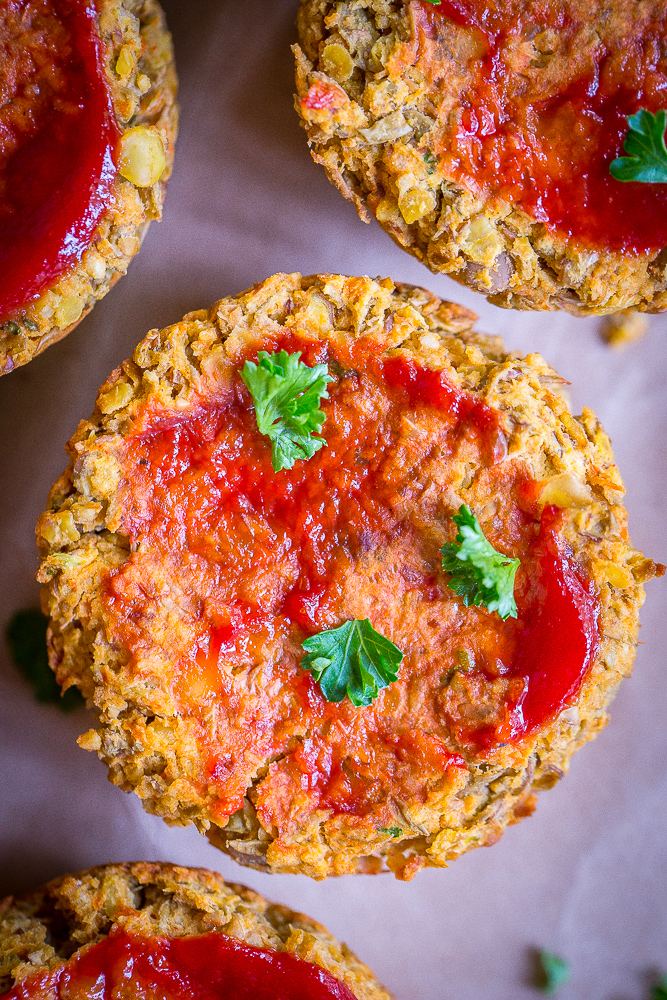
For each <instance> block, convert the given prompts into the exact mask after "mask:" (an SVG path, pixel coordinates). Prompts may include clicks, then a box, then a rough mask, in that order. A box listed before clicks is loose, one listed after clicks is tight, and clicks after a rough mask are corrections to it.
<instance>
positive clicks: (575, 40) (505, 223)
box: [295, 0, 667, 314]
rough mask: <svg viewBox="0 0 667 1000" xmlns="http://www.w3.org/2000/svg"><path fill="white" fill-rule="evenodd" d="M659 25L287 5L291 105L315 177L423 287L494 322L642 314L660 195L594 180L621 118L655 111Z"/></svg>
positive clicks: (665, 201)
mask: <svg viewBox="0 0 667 1000" xmlns="http://www.w3.org/2000/svg"><path fill="white" fill-rule="evenodd" d="M457 12H458V13H457ZM461 12H462V13H461ZM666 18H667V4H666V3H665V0H647V2H646V3H643V4H641V5H640V7H638V6H637V4H635V3H633V2H632V0H619V2H616V3H614V4H613V5H612V6H611V7H610V6H609V5H608V4H605V3H603V2H602V0H600V2H597V0H596V2H595V3H593V4H590V3H584V2H581V0H561V2H558V3H554V4H549V5H546V6H545V5H544V4H540V3H536V2H533V0H513V2H511V3H508V4H502V5H492V4H488V3H486V2H485V0H465V2H463V3H458V4H457V3H455V4H453V5H452V4H450V3H449V2H447V0H445V2H444V3H443V5H442V6H441V7H433V6H431V5H430V4H428V3H426V2H421V0H405V2H404V0H302V2H301V8H300V11H299V16H298V29H299V38H300V43H301V44H300V46H296V47H295V53H296V60H297V99H296V107H297V110H298V112H299V114H300V116H301V119H302V122H303V124H304V126H305V128H306V131H307V133H308V139H309V143H310V145H311V148H312V154H313V157H314V159H315V160H316V161H317V162H318V163H321V164H322V165H323V166H324V168H325V170H326V172H327V174H328V176H329V179H330V180H331V181H332V182H333V183H334V184H335V185H336V187H337V188H338V189H339V190H340V191H341V192H342V194H344V195H345V197H346V198H348V199H349V200H351V201H352V202H354V204H355V205H356V207H357V209H358V211H359V214H360V215H361V217H362V218H365V219H368V213H369V212H370V213H371V214H372V215H374V216H375V217H376V218H377V220H378V221H379V222H380V224H381V225H382V227H383V228H384V229H385V230H386V231H387V232H388V233H389V234H390V235H391V236H392V238H393V239H394V240H395V241H396V242H397V243H398V244H399V245H400V246H402V247H403V248H404V249H406V250H407V251H408V252H410V253H412V254H413V255H414V256H416V257H418V258H419V260H421V261H423V263H425V264H426V265H427V266H428V267H429V268H431V270H432V271H435V272H444V273H446V274H448V275H450V276H451V277H453V278H455V279H456V280H457V281H461V282H462V283H464V284H467V285H469V286H471V287H472V288H475V289H476V290H478V291H480V292H482V293H484V294H485V295H487V296H488V298H489V299H490V300H491V301H492V302H494V303H495V304H496V305H501V306H509V307H513V308H519V309H567V310H569V311H570V312H573V313H578V314H585V313H613V312H615V311H617V310H620V309H627V308H637V309H640V310H647V311H649V312H659V311H661V310H663V309H664V308H665V307H667V246H666V244H667V239H665V238H664V236H665V232H667V230H665V226H664V225H663V224H662V223H661V221H660V220H664V218H665V212H666V211H667V189H666V188H665V185H660V184H622V183H620V182H618V181H615V180H612V179H611V178H610V177H609V172H608V164H609V162H610V161H611V159H612V158H613V157H614V156H618V155H621V153H622V149H621V139H622V136H623V135H624V133H625V131H626V130H627V121H626V117H625V116H626V115H627V114H628V113H629V112H633V111H636V110H637V107H638V106H639V105H640V104H641V106H643V107H646V108H648V109H650V110H652V111H655V110H657V109H658V108H659V107H664V104H665V101H664V97H663V96H662V95H663V94H664V87H665V83H666V82H667V57H666V56H665V51H664V44H663V45H662V47H661V42H660V40H661V38H662V39H663V42H664V23H665V19H666ZM476 24H479V25H482V26H484V30H482V29H480V28H479V27H477V26H476ZM499 24H500V25H501V26H500V27H499ZM586 94H591V95H592V96H591V97H590V101H589V103H590V107H589V106H588V105H587V104H586V101H587V100H589V99H588V98H587V97H586V96H585V95H586ZM619 109H620V110H619ZM621 111H623V114H621ZM550 220H551V221H550ZM601 220H604V221H603V222H602V221H601ZM651 227H652V228H653V229H655V232H656V234H657V235H655V236H654V239H653V243H652V245H651V247H650V248H646V247H643V246H642V245H641V241H642V239H644V238H645V236H646V232H647V230H648V229H649V228H651ZM626 230H627V232H630V231H631V232H632V234H633V235H632V238H630V237H629V236H627V233H626ZM623 233H626V236H627V239H626V237H624V236H623ZM633 240H635V241H636V240H639V249H636V248H635V245H634V243H633V242H632V241H633ZM656 240H657V243H656Z"/></svg>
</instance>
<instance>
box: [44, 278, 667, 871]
mask: <svg viewBox="0 0 667 1000" xmlns="http://www.w3.org/2000/svg"><path fill="white" fill-rule="evenodd" d="M474 320H475V316H474V315H473V314H472V313H470V312H469V311H468V310H466V309H463V308H461V307H460V306H456V305H452V304H451V303H448V302H442V301H440V300H439V299H437V298H435V297H434V296H433V295H431V294H430V293H429V292H427V291H425V290H424V289H421V288H413V287H410V286H406V285H403V286H401V285H399V286H395V285H394V284H393V283H392V282H391V281H390V280H388V279H387V280H380V279H378V280H377V281H373V280H370V279H369V278H353V277H343V276H340V275H320V276H314V277H309V278H303V277H301V275H298V274H291V275H288V274H278V275H276V276H274V277H272V278H270V279H268V280H267V281H265V282H263V283H262V284H259V285H256V286H255V287H253V288H251V289H250V290H249V291H247V292H245V293H243V294H242V295H238V296H236V297H233V298H224V299H222V300H221V301H220V302H218V303H217V304H216V305H215V306H213V308H212V309H209V310H206V309H205V310H202V311H200V312H194V313H191V314H189V315H188V316H186V317H185V318H184V319H183V321H182V322H180V323H177V324H176V325H174V326H171V327H168V328H167V329H165V330H161V331H158V330H153V331H151V333H149V334H148V336H147V337H146V338H145V339H144V340H143V341H142V342H141V343H140V344H139V346H138V347H137V349H136V351H135V353H134V355H133V357H132V359H130V360H128V361H126V362H125V363H124V364H123V365H122V366H121V367H120V368H118V369H117V370H116V371H115V372H114V373H113V375H112V376H111V377H110V378H109V380H108V381H107V382H106V383H105V385H104V386H103V387H102V389H101V391H100V394H99V396H98V399H97V408H96V410H95V412H94V413H93V415H92V417H91V418H90V420H87V421H83V422H82V423H81V424H80V426H79V429H78V430H77V432H76V434H75V435H74V437H73V438H72V440H71V441H70V443H69V454H70V464H69V467H68V469H67V470H66V472H65V473H64V475H63V476H62V477H61V478H60V479H59V480H58V482H57V483H56V484H55V486H54V487H53V490H52V492H51V495H50V500H49V505H48V510H47V511H46V512H45V513H44V514H43V515H42V517H41V518H40V521H39V524H38V528H37V534H38V541H39V545H40V548H41V554H42V564H41V569H40V573H39V579H40V580H41V581H42V582H43V583H44V589H43V605H44V610H45V611H46V612H47V613H48V615H49V616H50V618H51V625H50V632H49V646H50V662H51V665H52V667H53V669H54V670H55V673H56V677H57V679H58V681H59V683H60V684H61V685H62V687H63V688H64V689H67V688H69V687H70V686H72V685H76V686H77V687H79V688H80V689H81V691H82V692H83V694H84V696H85V697H86V698H87V699H88V703H89V704H90V705H91V706H95V708H96V709H97V710H98V712H99V718H100V721H99V726H98V727H97V728H95V729H92V730H90V731H89V732H87V733H86V734H85V735H83V736H82V737H81V739H80V743H81V745H82V746H83V747H85V748H86V749H88V750H95V751H97V753H98V754H99V756H100V757H101V758H102V760H103V761H104V762H105V763H106V764H107V765H108V768H109V775H110V778H111V780H112V781H113V782H114V783H115V784H117V785H118V786H120V787H121V788H123V789H125V790H127V791H130V790H134V791H135V792H136V793H137V794H138V795H139V796H140V798H141V800H142V802H143V804H144V807H145V808H146V809H147V810H149V811H150V812H153V813H157V814H158V815H161V816H163V817H164V818H165V819H166V820H167V821H168V822H170V823H179V824H186V823H195V824H196V826H197V827H198V829H199V830H200V831H201V832H202V833H204V834H206V836H207V837H208V838H209V839H210V841H211V842H212V843H213V844H215V845H216V846H218V847H220V848H222V849H223V850H224V851H226V852H227V853H228V854H230V855H231V856H232V857H234V858H236V859H237V860H238V861H240V862H241V863H243V864H247V865H250V866H253V867H256V868H260V869H263V870H266V871H272V872H301V873H305V874H307V875H310V876H313V877H314V878H324V877H325V876H328V875H335V874H345V873H352V872H369V873H374V872H378V871H381V870H383V869H384V870H386V869H387V868H388V869H390V870H391V871H393V872H394V873H395V875H396V876H398V877H399V878H405V879H408V878H410V877H411V876H412V875H413V874H414V873H415V872H416V871H417V870H418V869H420V868H422V867H423V866H425V865H436V866H444V865H446V864H447V862H448V861H450V860H451V859H452V858H454V857H456V856H457V855H459V854H461V853H463V852H464V851H467V850H468V849H470V848H471V847H475V846H478V845H482V844H491V843H493V842H494V841H496V840H497V839H498V837H499V836H500V835H501V833H502V831H503V830H504V828H505V827H506V826H507V824H508V823H512V822H515V821H516V820H518V819H520V818H521V817H523V816H525V815H527V814H528V813H529V812H530V811H531V810H532V808H533V804H534V795H533V793H534V791H536V790H539V789H543V788H548V787H549V786H551V785H553V784H554V782H555V781H556V780H557V779H558V778H560V777H561V776H562V775H563V773H564V772H565V771H566V770H567V767H568V762H569V759H570V757H571V755H572V754H573V752H574V751H575V750H576V749H578V747H580V746H581V745H582V743H584V742H585V741H586V740H588V739H590V738H592V737H593V736H595V735H596V734H597V733H598V732H599V731H600V729H601V728H602V727H603V726H604V725H605V723H606V721H607V714H606V708H607V705H608V703H609V701H610V700H611V698H612V696H613V694H614V693H615V691H616V689H617V687H618V685H619V683H620V681H621V679H622V678H623V677H625V676H627V675H628V673H629V672H630V670H631V667H632V662H633V658H634V648H635V643H636V641H637V629H638V610H639V607H640V605H641V603H642V601H643V596H644V595H643V588H642V583H643V582H644V581H645V580H647V579H649V578H650V577H652V576H653V575H655V574H656V573H660V572H662V569H663V568H662V567H656V566H655V565H654V564H653V563H652V562H651V561H650V560H648V559H645V558H644V557H643V556H642V555H641V553H639V552H637V551H635V550H634V549H633V548H632V547H631V545H630V542H629V540H628V535H627V529H626V512H625V509H624V507H623V505H622V496H623V486H622V483H621V479H620V476H619V474H618V471H617V469H616V466H615V465H614V462H613V458H612V453H611V448H610V444H609V440H608V438H607V436H606V435H605V433H604V431H603V430H602V428H601V427H600V425H599V424H598V422H597V420H596V419H595V417H594V415H593V414H592V413H591V412H590V410H585V411H584V413H583V414H582V416H580V417H578V418H577V417H574V416H572V415H571V413H570V412H569V410H568V407H567V405H566V404H565V402H564V401H563V399H562V397H561V396H560V395H559V394H558V389H559V388H560V387H561V382H562V380H561V379H559V378H558V376H557V375H556V374H555V373H554V372H553V371H552V369H551V368H550V367H549V366H548V365H547V364H546V362H545V361H544V360H543V359H542V358H541V357H540V356H539V355H536V354H532V355H529V356H528V357H527V358H521V357H518V356H515V355H512V354H507V353H506V352H505V351H504V350H503V347H502V344H501V343H500V341H499V340H498V339H497V338H493V337H487V336H483V335H482V334H479V333H476V332H475V331H474V330H473V322H474ZM290 366H291V368H290ZM288 370H290V371H292V375H294V373H296V376H295V377H297V378H298V379H301V382H300V383H299V384H300V386H301V388H300V390H299V392H298V393H297V396H296V398H295V399H294V400H293V403H294V407H293V409H292V414H293V422H292V424H291V425H289V422H287V423H286V422H285V421H288V418H287V417H285V416H284V414H285V413H286V412H287V409H289V407H287V409H286V408H285V405H286V404H285V405H283V404H284V397H285V391H284V388H285V385H286V379H287V377H288V376H287V372H288ZM304 379H305V381H303V380H304ZM314 379H319V380H320V381H319V390H318V391H317V395H316V397H315V399H314V400H313V393H314V392H315V390H316V386H314V385H313V384H312V380H314ZM262 380H264V384H265V385H266V386H267V387H268V388H269V389H270V393H271V394H272V395H271V397H270V399H269V397H268V396H263V395H262V393H261V392H260V391H259V390H258V388H257V383H258V382H261V381H262ZM309 380H311V381H309ZM248 386H253V389H252V392H253V394H252V395H251V390H250V388H248ZM281 387H282V388H281ZM308 387H309V388H308ZM281 393H282V394H283V395H282V397H281ZM308 393H310V396H308ZM318 398H319V400H320V406H321V409H320V410H319V411H318V412H319V416H318V415H317V413H315V410H314V407H317V405H318V403H317V399H318ZM267 399H268V401H269V403H270V402H271V400H273V403H275V405H276V407H277V409H275V410H274V411H273V412H269V411H268V410H267V406H268V403H267ZM281 399H282V402H281ZM273 403H271V405H273ZM281 407H283V409H282V410H281ZM281 413H282V414H283V416H282V417H281V416H280V414H281ZM308 414H310V416H309V417H308ZM306 417H308V419H311V429H312V433H311V436H309V437H308V436H306V437H303V436H302V437H301V438H300V440H301V447H302V452H301V457H296V458H295V459H294V461H293V464H292V467H289V461H291V459H289V460H288V462H287V467H282V468H279V469H278V471H276V464H277V465H278V466H280V464H281V463H280V462H277V463H274V459H275V457H276V455H277V454H278V452H279V451H280V448H281V447H283V448H286V447H287V445H286V444H285V441H286V437H285V435H284V434H282V432H281V433H278V434H277V436H276V435H274V439H272V438H271V433H273V431H274V430H276V429H278V430H280V427H281V426H282V428H283V431H284V429H285V427H287V426H291V427H292V430H293V431H294V434H295V438H298V435H299V434H300V433H301V431H302V430H303V426H304V421H305V420H306ZM267 419H268V433H267V432H266V427H267V424H266V423H265V421H266V420H267ZM276 419H279V421H280V420H282V421H283V423H282V425H281V424H280V422H279V423H278V424H276V423H275V420H276ZM290 419H291V418H290ZM260 424H262V426H263V427H264V430H262V431H260ZM272 428H273V430H272ZM288 444H289V442H288ZM308 451H310V455H308ZM292 457H294V456H292ZM466 517H467V518H468V519H472V520H473V522H474V519H475V518H476V519H477V522H475V523H476V524H477V526H478V527H477V529H475V530H476V531H477V534H476V535H475V531H473V535H475V537H476V539H477V541H476V543H475V544H478V545H479V546H481V548H480V549H479V551H480V552H482V553H486V555H484V554H482V555H481V556H480V558H481V561H482V563H484V566H486V565H487V564H486V563H485V562H484V560H485V559H486V557H487V556H488V558H489V560H490V563H489V566H491V564H493V566H495V569H489V570H488V573H487V571H486V569H484V571H483V572H482V570H478V569H471V564H470V563H467V564H466V567H467V569H468V570H470V572H472V577H468V578H466V577H465V572H466V567H463V564H462V569H461V571H459V569H458V562H457V560H458V559H459V557H460V556H463V542H461V541H460V540H459V535H461V536H463V535H465V533H466V532H465V531H464V527H460V523H459V522H461V519H462V518H464V520H465V518H466ZM455 518H457V519H458V520H455ZM459 527H460V531H459ZM480 532H482V533H483V536H482V535H480ZM469 544H472V542H471V540H468V541H467V542H466V543H465V545H466V548H467V547H468V545H469ZM487 546H488V547H491V553H489V550H488V548H487ZM443 547H444V551H442V552H441V550H442V549H443ZM457 553H458V554H457ZM445 555H447V559H446V560H445ZM470 558H471V559H472V558H473V557H472V556H471V557H470ZM475 558H477V557H475ZM452 560H453V561H452ZM510 560H517V561H518V563H517V562H515V563H513V564H511V565H513V566H514V568H515V570H516V578H515V580H514V581H513V582H512V581H510V583H509V585H508V587H507V588H506V592H505V595H504V598H503V600H504V602H505V603H504V605H503V603H502V602H499V601H496V600H495V599H494V598H493V593H492V592H493V587H494V579H495V580H496V584H498V580H499V577H497V576H494V574H496V573H499V574H500V576H501V577H502V576H503V573H504V572H505V571H507V572H508V573H509V572H510ZM445 562H446V565H447V567H448V568H447V569H445V568H444V567H445ZM476 565H477V564H476ZM479 565H481V563H480V564H479ZM517 565H518V569H516V567H517ZM461 572H462V573H463V577H462V576H461ZM489 573H490V574H491V576H490V577H489V578H488V579H487V576H488V575H489ZM466 579H467V580H468V583H471V581H472V582H473V583H474V586H473V587H472V591H471V590H468V589H466ZM475 581H476V582H475ZM506 582H507V581H506ZM476 588H477V593H476V594H475V593H473V591H475V589H476ZM480 594H481V596H482V597H483V601H482V603H480V598H479V595H480ZM496 596H499V594H497V595H496ZM500 596H502V595H500ZM508 599H509V600H510V601H512V600H516V605H517V609H516V614H517V617H512V611H511V609H510V606H509V604H508V603H507V600H508ZM503 607H504V610H503ZM494 608H495V610H494ZM499 612H502V614H503V617H501V613H499ZM508 616H509V617H508ZM323 644H324V646H323ZM324 647H326V648H324ZM306 653H307V655H306Z"/></svg>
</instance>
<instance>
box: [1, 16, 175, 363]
mask: <svg viewBox="0 0 667 1000" xmlns="http://www.w3.org/2000/svg"><path fill="white" fill-rule="evenodd" d="M96 6H97V10H98V13H99V30H100V37H101V39H102V43H103V46H104V61H105V70H106V74H107V79H108V82H109V86H110V88H111V95H112V99H113V105H114V110H115V113H116V120H117V123H118V125H119V127H120V130H121V136H124V135H126V134H127V133H129V132H130V131H131V130H132V129H135V128H137V127H138V126H144V127H145V128H148V129H150V130H153V131H154V132H155V133H156V134H157V135H158V136H159V137H160V140H161V143H162V146H163V149H164V152H165V156H166V161H167V165H166V168H165V170H164V171H163V173H162V175H161V177H160V178H159V180H158V181H156V182H155V183H154V184H153V185H151V186H149V187H139V186H137V185H135V184H134V183H132V182H131V181H130V180H127V179H126V178H125V177H123V176H121V174H120V173H118V174H117V175H116V179H115V182H114V188H113V192H112V203H111V204H110V206H109V208H108V209H107V211H106V212H105V213H104V214H103V216H102V218H101V220H100V223H99V225H98V227H97V230H96V232H95V235H94V237H93V240H92V242H91V244H90V246H89V247H88V249H87V250H85V251H84V253H83V255H82V258H81V262H80V264H79V265H78V266H77V267H76V268H75V269H74V270H72V271H70V272H68V273H66V274H64V275H63V276H62V277H60V278H58V279H57V281H55V283H54V284H53V285H52V286H51V287H50V288H48V289H46V291H44V292H43V294H42V295H40V297H39V298H38V299H37V300H35V301H33V302H31V303H28V304H26V306H25V309H24V310H22V311H21V312H20V313H18V314H17V315H15V316H14V317H12V318H11V319H10V320H8V321H7V322H5V323H3V324H0V375H2V374H7V373H8V372H11V371H13V370H14V368H17V367H19V366H20V365H24V364H26V363H27V362H28V361H30V360H31V358H33V357H35V355H37V354H40V353H41V352H42V351H43V350H45V349H46V348H47V347H49V346H50V345H51V344H54V343H55V342H56V341H58V340H60V339H61V338H62V337H64V336H66V334H68V333H70V331H71V330H73V329H74V327H75V326H76V325H77V324H78V323H79V322H80V321H81V320H82V319H83V318H84V316H86V315H87V314H88V313H89V312H90V310H91V309H92V307H93V306H94V305H95V302H97V301H98V299H101V298H103V297H104V296H105V295H106V294H107V292H108V291H109V289H110V288H111V287H112V286H113V285H114V284H115V283H116V281H117V280H118V279H119V278H120V277H121V276H122V275H123V274H125V272H126V271H127V268H128V265H129V263H130V261H131V260H132V258H133V257H134V255H135V254H136V253H138V251H139V248H140V246H141V243H142V241H143V239H144V236H145V235H146V232H147V231H148V227H149V226H150V224H151V222H153V221H155V220H158V219H160V218H161V216H162V205H163V202H164V198H165V192H166V187H167V181H168V179H169V176H170V173H171V168H172V164H173V158H174V144H175V141H176V134H177V130H178V106H177V103H176V89H177V80H176V70H175V65H174V53H173V48H172V42H171V35H170V34H169V32H168V30H167V26H166V22H165V17H164V12H163V11H162V8H161V7H160V4H159V3H158V2H157V0H97V3H96ZM121 143H122V138H121Z"/></svg>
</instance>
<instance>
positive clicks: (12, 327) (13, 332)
mask: <svg viewBox="0 0 667 1000" xmlns="http://www.w3.org/2000/svg"><path fill="white" fill-rule="evenodd" d="M5 327H6V329H7V333H8V334H9V336H10V337H16V336H17V334H18V333H19V332H20V330H21V327H20V326H19V325H18V323H15V322H14V320H13V319H10V321H9V322H8V323H5Z"/></svg>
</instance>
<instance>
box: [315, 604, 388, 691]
mask: <svg viewBox="0 0 667 1000" xmlns="http://www.w3.org/2000/svg"><path fill="white" fill-rule="evenodd" d="M303 648H304V649H305V650H306V653H307V655H306V656H304V658H303V660H302V661H301V666H302V667H303V668H304V670H310V671H311V673H312V675H313V677H314V678H315V680H316V681H319V685H320V689H321V691H322V694H323V695H324V697H325V698H326V699H327V701H342V700H343V698H344V697H345V695H346V694H347V696H348V697H349V699H350V701H351V702H352V704H353V705H356V706H357V708H358V707H360V706H361V705H370V703H371V702H372V701H373V699H374V698H377V696H378V693H379V690H380V688H383V687H387V686H388V685H389V684H391V683H392V682H393V681H395V680H396V678H397V677H398V669H399V667H400V665H401V661H402V659H403V653H402V652H401V650H400V649H399V648H398V646H395V645H394V643H393V642H390V640H389V639H385V637H384V636H383V635H380V633H379V632H376V631H375V629H374V628H373V626H372V625H371V623H370V621H369V620H368V618H364V619H363V620H361V621H349V622H345V624H344V625H341V626H340V628H334V629H330V630H329V631H327V632H320V633H319V635H313V636H311V638H310V639H306V641H305V642H304V644H303Z"/></svg>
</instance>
